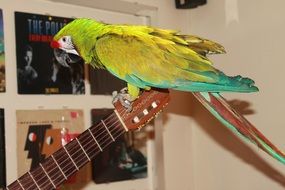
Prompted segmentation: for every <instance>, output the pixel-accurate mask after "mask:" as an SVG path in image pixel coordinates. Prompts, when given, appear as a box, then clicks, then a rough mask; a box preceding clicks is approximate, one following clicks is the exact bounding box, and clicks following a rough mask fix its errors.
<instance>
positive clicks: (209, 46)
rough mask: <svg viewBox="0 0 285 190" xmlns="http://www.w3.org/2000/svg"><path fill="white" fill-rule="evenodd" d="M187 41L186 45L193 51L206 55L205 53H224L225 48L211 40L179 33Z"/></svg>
mask: <svg viewBox="0 0 285 190" xmlns="http://www.w3.org/2000/svg"><path fill="white" fill-rule="evenodd" d="M180 37H181V38H183V39H184V40H185V41H186V42H187V43H188V47H189V48H191V49H193V50H194V51H195V52H197V53H199V54H201V55H204V56H206V55H207V54H222V53H226V50H225V48H224V47H223V46H222V45H221V44H218V43H216V42H214V41H212V40H208V39H204V38H201V37H199V36H194V35H180Z"/></svg>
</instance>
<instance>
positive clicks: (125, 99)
mask: <svg viewBox="0 0 285 190" xmlns="http://www.w3.org/2000/svg"><path fill="white" fill-rule="evenodd" d="M117 101H120V103H121V104H122V106H123V107H124V108H126V110H127V111H128V112H131V111H132V109H133V108H132V98H131V96H130V94H128V89H127V88H123V89H122V90H120V92H119V93H118V92H117V91H114V92H113V101H112V103H113V104H114V103H116V102H117Z"/></svg>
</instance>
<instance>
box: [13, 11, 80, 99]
mask: <svg viewBox="0 0 285 190" xmlns="http://www.w3.org/2000/svg"><path fill="white" fill-rule="evenodd" d="M70 21H72V19H70V18H63V17H54V16H47V15H39V14H30V13H23V12H15V30H16V55H17V81H18V93H19V94H84V93H85V85H84V62H83V60H82V59H80V58H79V57H78V58H76V59H75V58H72V57H71V55H70V54H66V53H63V52H60V51H59V50H58V51H57V52H56V56H55V52H54V49H52V48H51V47H50V42H51V40H52V38H53V36H54V35H55V34H56V33H57V32H58V31H59V30H60V29H61V28H62V27H63V26H65V25H66V24H67V23H68V22H70ZM59 57H60V58H59ZM62 62H64V63H66V64H63V63H62Z"/></svg>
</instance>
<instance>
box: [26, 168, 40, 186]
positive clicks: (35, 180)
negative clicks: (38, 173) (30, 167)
mask: <svg viewBox="0 0 285 190" xmlns="http://www.w3.org/2000/svg"><path fill="white" fill-rule="evenodd" d="M28 174H29V175H30V177H31V178H32V180H33V181H34V183H35V184H36V186H37V188H38V189H41V188H40V187H39V185H38V184H37V182H36V180H35V179H34V177H33V176H32V174H31V173H30V172H28Z"/></svg>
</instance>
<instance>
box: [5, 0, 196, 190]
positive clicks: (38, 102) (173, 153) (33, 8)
mask: <svg viewBox="0 0 285 190" xmlns="http://www.w3.org/2000/svg"><path fill="white" fill-rule="evenodd" d="M129 1H132V2H136V1H134V0H129ZM139 3H143V4H146V5H150V6H154V7H157V13H156V16H155V21H154V22H153V23H154V25H156V26H159V27H162V28H170V29H176V30H181V31H183V32H184V33H187V32H188V31H189V18H188V17H187V15H188V12H187V11H183V10H176V9H175V8H174V1H169V0H154V1H150V0H144V1H139ZM0 7H1V8H2V9H4V17H5V18H4V19H5V22H6V24H5V27H4V30H5V31H4V33H5V48H6V49H5V50H6V64H7V65H8V64H9V66H7V93H5V94H1V97H0V98H1V100H0V103H1V106H2V107H5V108H7V107H8V109H6V116H8V118H7V120H6V142H7V170H8V171H7V177H8V183H9V182H12V181H13V180H14V179H15V178H16V177H17V174H16V170H17V166H16V164H15V163H17V162H16V159H17V155H16V151H15V147H16V140H15V137H16V136H15V134H16V118H15V113H14V110H15V109H38V107H39V106H43V107H44V108H46V109H47V108H62V107H63V106H66V105H68V107H70V108H80V107H82V101H81V97H74V96H72V98H71V97H69V96H68V98H66V96H65V97H61V96H41V98H38V96H29V97H25V98H24V99H25V100H26V101H27V102H21V100H23V97H24V96H21V95H16V92H17V90H16V86H17V84H16V65H15V63H16V58H15V53H14V52H15V40H14V25H13V24H8V23H14V15H13V11H14V10H18V11H26V12H34V13H41V14H50V15H58V16H75V17H76V16H86V17H95V15H94V11H96V18H97V19H98V18H99V19H100V18H101V19H103V18H104V19H103V20H104V21H105V22H123V21H122V20H120V18H121V17H118V16H116V14H114V15H113V16H112V14H111V15H110V16H109V17H108V19H107V20H105V19H106V18H105V16H104V15H105V12H104V11H98V10H95V9H91V8H84V7H78V6H73V5H66V4H62V3H54V2H49V1H45V0H29V1H25V2H24V1H21V0H4V1H1V2H0ZM121 16H122V15H121ZM123 17H126V18H127V19H129V23H133V24H135V23H139V22H141V21H138V20H137V19H133V17H131V16H130V17H129V16H127V15H123ZM87 85H88V84H87ZM86 88H87V89H88V88H89V87H88V86H86ZM86 93H87V94H88V93H89V91H87V92H86ZM171 98H172V101H171V103H170V105H169V106H168V108H167V111H166V112H165V114H164V121H163V122H164V127H163V128H162V132H163V136H162V138H163V142H164V147H163V151H161V152H162V153H163V156H162V157H164V159H165V160H164V163H165V168H164V171H165V173H163V174H159V175H163V176H162V178H160V179H162V180H163V181H162V182H161V183H162V184H163V186H162V187H161V189H163V190H164V189H166V190H167V189H169V190H172V189H180V190H186V189H193V188H192V185H193V182H192V155H191V145H192V128H191V122H192V119H191V118H190V117H189V116H190V114H191V107H192V99H191V96H190V95H189V93H181V92H171ZM84 99H85V101H86V102H88V103H86V104H84V110H85V114H86V115H88V110H90V108H93V107H110V106H111V104H110V102H111V98H105V97H102V96H96V100H95V99H94V97H92V96H86V97H84ZM12 101H14V102H16V103H15V104H11V102H12ZM43 102H44V103H43ZM90 102H92V104H90ZM30 105H32V106H30ZM86 115H85V123H86V124H87V125H88V123H89V122H90V117H89V116H86ZM164 183H165V184H164ZM132 184H133V183H132ZM137 186H139V187H143V186H142V184H140V183H138V184H137ZM116 187H119V188H122V189H128V188H130V186H128V183H125V184H122V185H119V186H116ZM92 188H93V186H92V187H87V188H86V189H92ZM104 188H105V189H108V188H111V187H110V186H108V185H107V186H104Z"/></svg>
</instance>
